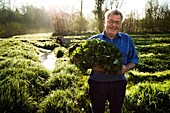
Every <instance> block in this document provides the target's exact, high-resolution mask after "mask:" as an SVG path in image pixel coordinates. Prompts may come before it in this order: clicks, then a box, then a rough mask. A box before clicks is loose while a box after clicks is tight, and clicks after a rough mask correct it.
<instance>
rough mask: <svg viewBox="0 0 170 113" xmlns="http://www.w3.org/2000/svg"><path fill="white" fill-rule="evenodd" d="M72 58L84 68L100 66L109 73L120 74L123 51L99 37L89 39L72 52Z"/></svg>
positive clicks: (77, 64) (79, 66)
mask: <svg viewBox="0 0 170 113" xmlns="http://www.w3.org/2000/svg"><path fill="white" fill-rule="evenodd" d="M70 58H71V60H72V61H73V62H74V63H75V64H76V66H77V67H78V68H80V69H82V70H87V69H89V68H92V67H93V66H98V67H100V68H101V69H103V70H104V71H105V72H107V73H113V74H114V75H119V73H120V71H121V68H122V53H121V52H120V51H119V49H118V48H117V47H116V46H115V45H114V44H112V43H110V42H109V43H108V42H105V41H104V40H99V39H97V38H94V39H91V40H87V41H85V42H83V43H81V44H80V46H79V47H76V49H75V50H74V51H73V52H72V53H70Z"/></svg>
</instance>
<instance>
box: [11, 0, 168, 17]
mask: <svg viewBox="0 0 170 113" xmlns="http://www.w3.org/2000/svg"><path fill="white" fill-rule="evenodd" d="M11 1H15V2H14V6H21V5H28V4H33V5H35V6H37V7H42V6H43V7H44V8H45V9H47V10H48V9H50V8H52V7H55V8H56V7H57V8H59V9H62V10H63V9H64V10H67V11H73V10H75V11H76V10H80V4H81V0H11ZM106 1H108V0H106ZM146 1H147V0H124V2H123V5H122V7H121V8H120V9H119V10H120V11H121V12H122V13H123V14H124V15H126V14H129V13H130V12H131V11H137V12H138V13H139V14H140V15H141V16H143V15H144V11H145V4H146ZM158 1H159V3H161V4H162V3H168V4H169V6H170V0H158ZM94 6H95V0H83V14H85V15H90V14H92V10H93V9H94Z"/></svg>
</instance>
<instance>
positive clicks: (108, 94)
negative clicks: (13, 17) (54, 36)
mask: <svg viewBox="0 0 170 113" xmlns="http://www.w3.org/2000/svg"><path fill="white" fill-rule="evenodd" d="M122 20H123V15H122V13H121V12H120V11H118V10H113V11H108V12H106V14H105V23H104V25H105V30H104V31H103V33H101V34H98V35H95V36H92V37H91V38H89V39H92V38H98V39H100V40H105V41H106V42H111V43H113V44H114V45H116V46H117V47H118V48H119V50H120V52H121V53H122V55H123V60H122V64H123V65H122V70H121V73H120V74H119V75H114V74H113V73H106V72H104V70H103V69H100V68H99V67H100V66H99V67H92V71H91V73H90V78H89V81H88V83H89V94H90V100H91V104H92V111H93V112H94V113H104V112H105V102H106V101H107V100H108V102H109V109H110V113H121V112H122V110H121V109H122V105H123V100H124V97H125V92H126V84H127V81H126V75H125V73H126V72H128V71H129V70H131V69H133V68H135V66H136V65H137V64H138V55H137V52H136V49H135V46H134V42H133V40H132V38H131V37H130V36H129V35H128V34H126V33H122V32H119V31H120V29H121V24H122ZM113 52H114V51H113ZM103 63H104V62H103ZM113 68H114V67H113Z"/></svg>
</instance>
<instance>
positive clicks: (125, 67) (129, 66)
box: [121, 63, 136, 74]
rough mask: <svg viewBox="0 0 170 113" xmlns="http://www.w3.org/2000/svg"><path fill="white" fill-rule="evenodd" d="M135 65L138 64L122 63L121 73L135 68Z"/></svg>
mask: <svg viewBox="0 0 170 113" xmlns="http://www.w3.org/2000/svg"><path fill="white" fill-rule="evenodd" d="M135 66H136V64H135V63H128V64H127V65H126V66H125V65H122V70H121V74H124V73H126V72H128V71H129V70H131V69H133V68H135Z"/></svg>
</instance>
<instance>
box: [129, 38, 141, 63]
mask: <svg viewBox="0 0 170 113" xmlns="http://www.w3.org/2000/svg"><path fill="white" fill-rule="evenodd" d="M127 62H128V63H130V62H131V63H135V64H138V62H139V57H138V54H137V51H136V47H135V45H134V42H133V40H132V39H131V40H130V48H129V53H128V58H127Z"/></svg>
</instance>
